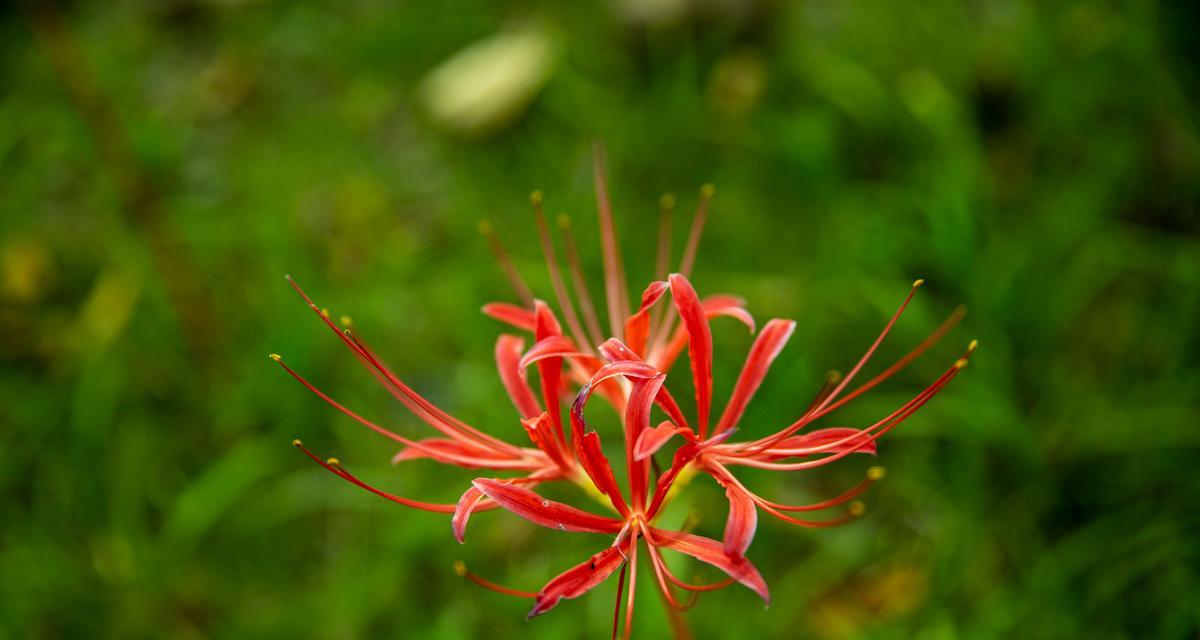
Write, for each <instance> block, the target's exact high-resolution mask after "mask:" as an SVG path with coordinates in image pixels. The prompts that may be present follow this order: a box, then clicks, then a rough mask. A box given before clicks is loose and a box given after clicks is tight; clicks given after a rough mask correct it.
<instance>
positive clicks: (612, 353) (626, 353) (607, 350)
mask: <svg viewBox="0 0 1200 640" xmlns="http://www.w3.org/2000/svg"><path fill="white" fill-rule="evenodd" d="M600 355H602V356H604V357H605V359H607V360H608V361H609V362H617V361H619V360H632V361H634V362H637V361H639V360H641V359H642V358H641V356H639V355H638V354H637V352H636V351H634V350H633V349H631V348H629V346H628V345H626V344H625V343H624V342H621V341H620V340H617V339H616V338H609V339H608V340H606V341H604V344H602V345H600Z"/></svg>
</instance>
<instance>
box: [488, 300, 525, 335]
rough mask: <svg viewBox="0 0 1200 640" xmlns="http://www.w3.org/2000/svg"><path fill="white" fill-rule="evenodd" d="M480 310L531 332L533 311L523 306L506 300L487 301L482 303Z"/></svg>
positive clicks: (491, 316) (490, 316)
mask: <svg viewBox="0 0 1200 640" xmlns="http://www.w3.org/2000/svg"><path fill="white" fill-rule="evenodd" d="M482 311H483V313H484V315H486V316H488V317H489V318H493V319H496V320H499V321H500V322H503V323H505V324H509V325H512V326H514V327H516V328H518V329H522V330H525V331H528V332H529V333H533V326H534V318H533V312H532V311H530V310H529V309H526V308H525V307H519V306H517V305H515V304H509V303H507V302H489V303H488V304H485V305H483V309H482Z"/></svg>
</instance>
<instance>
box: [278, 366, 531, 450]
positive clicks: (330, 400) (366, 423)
mask: <svg viewBox="0 0 1200 640" xmlns="http://www.w3.org/2000/svg"><path fill="white" fill-rule="evenodd" d="M271 359H272V360H274V361H275V362H277V363H279V366H281V367H283V370H284V371H286V372H287V373H288V374H289V375H291V376H292V377H293V378H295V379H296V380H297V381H298V382H299V383H300V384H302V385H304V387H305V388H307V389H308V390H309V391H311V392H313V393H314V394H316V396H317V397H319V398H321V399H322V400H324V401H325V402H326V403H328V404H329V405H330V406H332V407H333V408H335V409H337V410H338V411H340V412H342V413H344V414H346V415H347V416H349V417H350V418H351V419H353V420H355V421H356V422H358V423H359V424H361V425H363V426H365V427H367V428H368V429H370V430H372V431H374V432H375V433H378V434H380V435H382V436H384V437H386V438H390V439H392V440H395V441H396V442H399V443H400V444H403V445H404V446H407V447H412V448H413V449H416V450H418V451H422V452H425V453H426V454H429V455H432V456H434V457H440V458H445V459H448V460H454V461H457V462H459V463H464V464H474V463H478V462H479V460H478V458H473V457H467V456H454V455H452V454H449V453H447V452H438V451H433V450H431V449H429V448H428V447H426V446H425V445H423V444H421V443H420V442H418V441H416V440H410V439H408V438H406V437H404V436H402V435H400V434H398V433H396V432H394V431H392V430H390V429H387V428H385V427H381V426H379V425H378V424H375V423H374V422H372V421H370V420H367V419H366V418H364V417H362V416H361V415H359V414H358V413H356V412H354V411H353V410H351V409H349V408H347V407H346V406H345V405H343V404H341V403H340V402H338V401H336V400H334V399H333V398H331V397H330V396H329V395H328V394H326V393H325V392H324V391H321V390H320V389H318V388H317V387H316V386H314V385H313V384H312V383H311V382H309V381H308V380H307V379H305V378H304V377H303V376H301V375H300V374H299V373H297V372H296V371H295V370H294V369H292V368H291V367H289V366H288V365H287V363H286V362H284V361H283V357H282V356H280V355H279V354H277V353H272V354H271ZM518 460H519V459H514V460H513V461H512V462H513V464H507V463H504V462H503V461H495V464H496V466H495V467H494V468H512V469H517V468H527V467H529V466H530V465H529V464H528V463H527V462H518Z"/></svg>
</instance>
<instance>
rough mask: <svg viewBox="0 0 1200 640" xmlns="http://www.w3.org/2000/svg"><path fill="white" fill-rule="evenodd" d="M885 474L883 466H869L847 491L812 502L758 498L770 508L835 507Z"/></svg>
mask: <svg viewBox="0 0 1200 640" xmlns="http://www.w3.org/2000/svg"><path fill="white" fill-rule="evenodd" d="M885 475H887V472H886V471H885V470H884V468H883V467H871V468H870V469H867V477H866V478H864V479H863V481H862V482H859V483H858V484H856V485H854V487H852V488H850V489H849V490H848V491H845V492H844V493H842V494H841V495H838V496H835V497H833V498H830V499H828V500H824V501H821V502H816V503H813V504H805V505H791V504H780V503H778V502H772V501H770V500H767V499H766V498H761V496H760V499H761V500H762V504H765V505H767V506H769V507H771V508H772V509H778V510H780V511H821V510H822V509H828V508H830V507H836V506H838V505H841V504H845V503H847V502H850V501H851V500H853V499H855V498H857V497H858V496H860V495H862V494H863V492H865V491H866V490H867V489H869V488H871V485H873V484H875V483H876V482H878V481H880V480H882V479H883V477H884V476H885Z"/></svg>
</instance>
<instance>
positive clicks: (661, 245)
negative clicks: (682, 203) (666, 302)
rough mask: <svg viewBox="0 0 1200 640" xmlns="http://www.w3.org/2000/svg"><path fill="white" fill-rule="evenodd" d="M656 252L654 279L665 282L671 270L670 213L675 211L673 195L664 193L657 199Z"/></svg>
mask: <svg viewBox="0 0 1200 640" xmlns="http://www.w3.org/2000/svg"><path fill="white" fill-rule="evenodd" d="M658 206H659V214H658V252H657V254H656V255H655V257H654V277H655V278H657V279H659V280H666V279H667V275H668V270H669V269H670V268H671V266H670V263H671V213H672V212H673V211H674V210H675V194H673V193H664V194H663V195H662V197H661V198H659V199H658Z"/></svg>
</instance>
